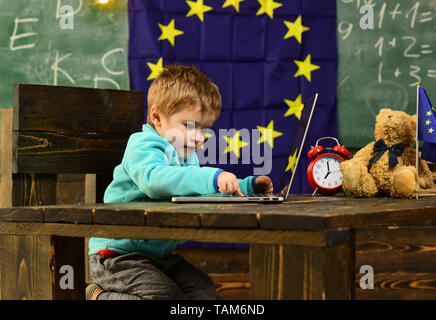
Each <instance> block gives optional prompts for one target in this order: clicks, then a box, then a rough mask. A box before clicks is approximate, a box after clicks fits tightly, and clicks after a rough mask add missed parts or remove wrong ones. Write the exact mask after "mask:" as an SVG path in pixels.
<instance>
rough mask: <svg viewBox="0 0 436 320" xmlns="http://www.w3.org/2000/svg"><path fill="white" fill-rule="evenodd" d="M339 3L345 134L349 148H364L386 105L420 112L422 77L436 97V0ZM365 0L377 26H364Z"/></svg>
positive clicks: (339, 81)
mask: <svg viewBox="0 0 436 320" xmlns="http://www.w3.org/2000/svg"><path fill="white" fill-rule="evenodd" d="M336 4H337V39H338V55H339V58H338V59H339V65H338V78H337V95H338V130H339V138H340V140H341V143H343V144H345V145H346V146H348V147H362V146H364V145H366V144H367V143H368V142H369V141H371V140H374V124H375V116H376V114H377V113H378V111H379V110H380V109H381V108H383V107H390V108H393V109H397V110H403V111H405V112H407V113H409V114H415V113H416V83H417V82H421V85H422V87H424V88H425V89H426V90H427V92H428V94H429V96H430V99H432V100H433V103H434V102H435V101H436V0H420V1H411V0H392V1H391V0H390V1H387V0H372V1H363V0H337V1H336ZM365 4H369V5H371V6H372V8H373V13H374V15H373V17H374V20H373V21H374V25H373V27H374V29H362V28H361V27H360V21H361V19H362V18H364V16H365V14H367V13H368V11H364V12H362V13H360V8H361V7H362V6H363V5H365ZM367 17H369V16H366V17H365V18H364V19H363V21H362V22H369V20H367V19H366V18H367Z"/></svg>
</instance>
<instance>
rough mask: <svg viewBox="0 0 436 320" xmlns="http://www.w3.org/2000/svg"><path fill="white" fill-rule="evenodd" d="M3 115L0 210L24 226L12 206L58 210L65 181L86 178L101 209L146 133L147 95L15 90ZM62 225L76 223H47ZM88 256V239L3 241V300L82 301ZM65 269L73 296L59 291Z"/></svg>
mask: <svg viewBox="0 0 436 320" xmlns="http://www.w3.org/2000/svg"><path fill="white" fill-rule="evenodd" d="M1 111H2V112H1V137H0V139H1V140H0V141H1V146H0V150H1V158H0V207H3V208H5V207H7V208H9V207H10V208H11V210H9V212H10V213H9V214H8V215H9V216H10V219H11V220H13V221H20V215H23V214H24V213H22V212H19V211H15V210H14V209H13V207H15V206H34V205H43V204H44V205H48V204H56V181H57V176H58V175H60V174H86V176H85V177H86V178H85V182H86V183H85V186H86V189H85V198H86V201H87V202H95V201H97V202H102V198H103V193H104V190H105V188H106V186H107V184H108V183H109V182H110V179H111V176H112V173H113V169H114V167H115V166H116V165H117V164H119V163H120V161H121V159H122V156H123V152H124V149H125V146H126V143H127V139H128V137H129V136H130V134H132V133H133V132H137V131H141V127H142V124H143V121H144V94H143V92H141V91H127V90H109V89H92V88H79V87H61V86H49V85H31V84H16V85H15V86H14V106H13V108H12V109H2V110H1ZM26 215H27V216H26V219H25V220H26V221H29V216H28V215H29V213H26ZM3 218H5V217H3ZM65 219H71V217H66V216H65V212H63V213H59V214H56V212H54V213H53V212H52V213H50V214H46V215H45V216H44V217H43V220H44V222H62V221H65ZM74 219H75V221H74V222H75V223H88V222H89V223H90V222H91V221H86V219H83V218H81V217H74ZM39 220H40V218H38V219H35V223H38V222H42V221H39ZM84 248H85V245H84V239H83V238H74V237H71V238H67V237H56V236H43V235H40V236H22V235H1V236H0V275H1V274H2V273H3V272H2V270H7V271H8V272H7V273H8V274H14V275H15V277H7V278H6V277H1V276H0V299H35V298H38V299H84V295H85V263H84V256H85V254H86V253H85V250H84ZM63 265H69V266H72V267H73V270H74V289H62V288H61V287H60V281H61V280H62V279H61V278H62V277H63V276H64V274H63V273H61V272H60V271H61V270H60V268H61V266H63ZM3 274H5V273H3Z"/></svg>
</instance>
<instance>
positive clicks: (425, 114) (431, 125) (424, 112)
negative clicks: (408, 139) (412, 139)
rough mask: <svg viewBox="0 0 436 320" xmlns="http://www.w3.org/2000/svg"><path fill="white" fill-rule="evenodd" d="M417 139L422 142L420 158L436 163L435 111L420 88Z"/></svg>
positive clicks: (423, 90) (425, 93)
mask: <svg viewBox="0 0 436 320" xmlns="http://www.w3.org/2000/svg"><path fill="white" fill-rule="evenodd" d="M418 139H419V140H422V141H424V144H423V147H422V153H421V158H422V159H424V160H427V161H430V162H435V163H436V109H435V107H432V105H431V102H430V99H429V98H428V96H427V92H426V91H425V89H424V88H422V87H419V97H418Z"/></svg>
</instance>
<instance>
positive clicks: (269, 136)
mask: <svg viewBox="0 0 436 320" xmlns="http://www.w3.org/2000/svg"><path fill="white" fill-rule="evenodd" d="M256 127H257V129H258V130H259V131H260V133H261V134H262V136H261V137H260V138H259V141H257V143H258V144H259V143H262V142H265V141H266V142H268V144H269V145H270V146H271V148H274V139H275V138H277V137H280V136H281V135H282V134H283V133H281V132H278V131H275V130H274V120H271V121H270V122H269V124H268V126H267V127H266V128H265V127H261V126H256Z"/></svg>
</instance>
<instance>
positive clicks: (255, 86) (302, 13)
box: [128, 0, 337, 194]
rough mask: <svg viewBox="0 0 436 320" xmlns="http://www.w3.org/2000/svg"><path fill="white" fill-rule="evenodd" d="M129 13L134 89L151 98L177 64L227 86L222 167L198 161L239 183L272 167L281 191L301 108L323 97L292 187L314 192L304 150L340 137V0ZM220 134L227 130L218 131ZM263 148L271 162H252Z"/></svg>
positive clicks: (153, 3)
mask: <svg viewBox="0 0 436 320" xmlns="http://www.w3.org/2000/svg"><path fill="white" fill-rule="evenodd" d="M128 14H129V30H130V39H129V71H130V84H131V89H132V90H142V91H144V93H145V94H147V91H148V88H149V86H150V84H151V82H152V81H153V79H154V78H155V77H156V76H157V75H158V74H159V72H160V71H161V70H162V68H165V66H168V65H171V64H174V63H179V64H182V65H194V66H196V67H197V68H198V69H200V70H201V71H203V72H204V73H205V74H206V75H208V76H209V77H210V78H211V79H212V81H213V82H215V83H216V84H217V85H218V87H219V88H220V92H221V95H222V112H221V115H220V117H219V118H218V120H217V122H216V123H215V125H214V127H213V130H214V134H215V135H216V144H217V148H216V161H215V163H213V162H211V161H209V162H208V163H204V162H203V161H202V159H201V157H200V156H199V160H200V164H202V165H208V166H215V167H220V168H222V169H224V170H226V171H230V172H233V173H234V174H236V175H237V176H238V178H244V177H245V176H248V175H256V173H255V172H254V168H259V169H262V168H263V169H264V170H265V171H267V170H268V167H270V170H271V172H269V173H268V172H265V175H268V176H270V177H271V179H272V181H273V183H274V192H278V191H280V190H278V188H279V185H280V181H281V178H282V175H283V172H284V170H292V169H291V168H292V161H293V158H292V155H290V154H289V150H290V148H291V143H292V139H293V135H294V133H295V131H296V128H297V123H298V120H299V118H300V116H301V110H302V109H301V108H302V106H303V103H304V101H306V100H307V99H309V98H310V97H311V96H313V95H314V94H315V93H316V92H318V93H319V99H318V103H317V106H316V108H315V112H314V114H313V118H312V122H311V125H310V130H309V132H308V134H307V137H306V143H305V147H304V148H303V151H302V154H301V158H300V162H299V164H298V167H297V172H296V177H295V178H294V181H293V185H292V188H291V193H294V194H295V193H312V192H313V190H312V189H311V188H310V186H309V184H308V182H307V178H306V170H307V166H308V164H309V160H308V158H307V152H308V151H309V150H310V147H311V146H313V145H315V143H316V140H317V139H318V138H320V137H324V136H330V137H337V116H336V72H337V41H336V0H323V1H319V0H293V1H285V0H277V1H276V0H258V1H255V0H193V1H189V0H178V1H174V0H129V3H128ZM144 107H145V111H146V110H147V106H144ZM220 129H226V130H229V131H228V133H227V134H225V135H220V134H219V130H220ZM230 129H233V130H230ZM267 129H270V130H271V131H268V130H267ZM247 132H248V134H247ZM266 132H271V134H266ZM255 133H257V134H255ZM256 148H257V149H256ZM247 150H248V152H247ZM256 150H260V155H266V154H268V152H270V153H271V154H272V163H269V164H265V163H262V162H261V161H260V160H262V159H261V157H258V158H257V159H255V158H254V156H253V153H256V152H257V151H256ZM244 152H245V153H244ZM244 154H245V155H247V154H248V155H250V156H251V157H250V158H249V159H248V160H249V161H247V159H246V158H245V159H243V157H242V155H244ZM220 157H221V161H219V159H220ZM223 158H226V159H227V161H226V162H223V161H222V160H223ZM263 160H264V161H268V160H267V159H263Z"/></svg>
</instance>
